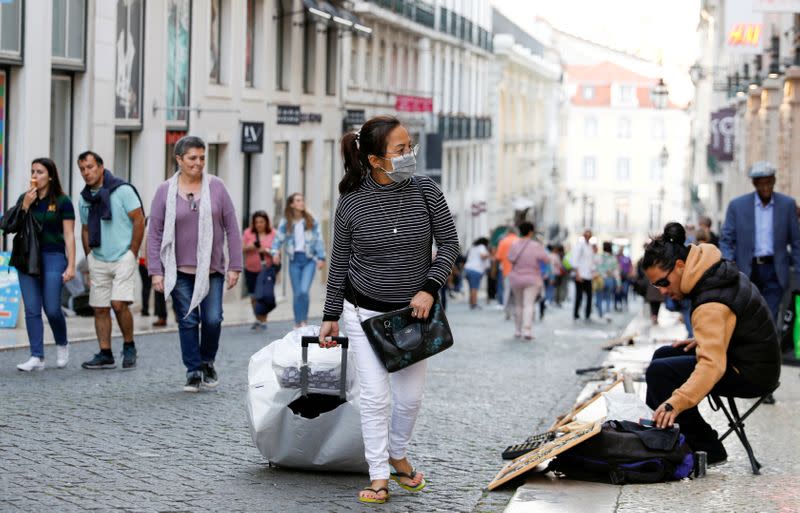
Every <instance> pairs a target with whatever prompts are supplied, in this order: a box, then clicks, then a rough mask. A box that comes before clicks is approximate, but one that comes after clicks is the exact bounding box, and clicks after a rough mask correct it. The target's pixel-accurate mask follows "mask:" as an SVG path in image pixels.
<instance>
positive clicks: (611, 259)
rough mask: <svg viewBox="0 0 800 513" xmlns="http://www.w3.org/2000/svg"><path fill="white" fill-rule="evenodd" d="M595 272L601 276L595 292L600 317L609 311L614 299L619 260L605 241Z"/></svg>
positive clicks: (612, 248) (617, 280)
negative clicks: (599, 284)
mask: <svg viewBox="0 0 800 513" xmlns="http://www.w3.org/2000/svg"><path fill="white" fill-rule="evenodd" d="M597 274H599V275H600V278H602V281H603V285H602V287H600V288H598V289H597V292H596V293H595V296H596V299H597V311H598V314H599V315H600V318H601V319H602V318H603V315H604V314H605V315H608V314H609V313H610V312H611V304H612V302H613V300H614V291H616V290H617V285H618V283H619V262H617V257H615V256H614V247H613V245H612V244H611V243H610V242H608V241H606V242H604V243H603V254H602V255H600V258H599V259H598V262H597Z"/></svg>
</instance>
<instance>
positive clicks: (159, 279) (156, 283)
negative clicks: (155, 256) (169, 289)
mask: <svg viewBox="0 0 800 513" xmlns="http://www.w3.org/2000/svg"><path fill="white" fill-rule="evenodd" d="M152 281H153V290H155V291H156V292H161V293H162V294H163V293H164V277H163V276H153V278H152Z"/></svg>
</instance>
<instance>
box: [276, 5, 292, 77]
mask: <svg viewBox="0 0 800 513" xmlns="http://www.w3.org/2000/svg"><path fill="white" fill-rule="evenodd" d="M275 11H276V12H275V88H276V89H278V90H279V91H288V90H289V77H290V75H291V69H292V63H291V58H292V0H276V1H275Z"/></svg>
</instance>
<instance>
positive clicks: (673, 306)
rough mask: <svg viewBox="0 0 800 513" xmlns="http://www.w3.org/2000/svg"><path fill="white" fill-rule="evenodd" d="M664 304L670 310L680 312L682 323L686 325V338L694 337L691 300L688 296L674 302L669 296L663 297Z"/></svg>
mask: <svg viewBox="0 0 800 513" xmlns="http://www.w3.org/2000/svg"><path fill="white" fill-rule="evenodd" d="M664 306H665V307H666V308H667V310H669V311H670V312H680V313H681V315H682V316H683V325H684V326H686V333H687V337H688V338H694V328H692V300H691V299H689V298H685V299H681V300H680V301H679V302H677V303H676V302H675V300H674V299H672V298H671V297H665V298H664Z"/></svg>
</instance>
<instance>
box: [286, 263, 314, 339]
mask: <svg viewBox="0 0 800 513" xmlns="http://www.w3.org/2000/svg"><path fill="white" fill-rule="evenodd" d="M316 270H317V263H316V262H314V260H313V259H311V258H308V255H306V254H305V252H304V251H298V252H296V253H295V254H294V257H293V258H292V261H291V263H290V264H289V278H291V280H292V293H293V294H294V301H293V307H294V323H295V325H297V324H300V323H301V322H306V321H307V320H308V304H309V303H310V301H311V299H310V298H309V295H308V291H309V290H311V283H312V282H313V281H314V273H315V272H316Z"/></svg>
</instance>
